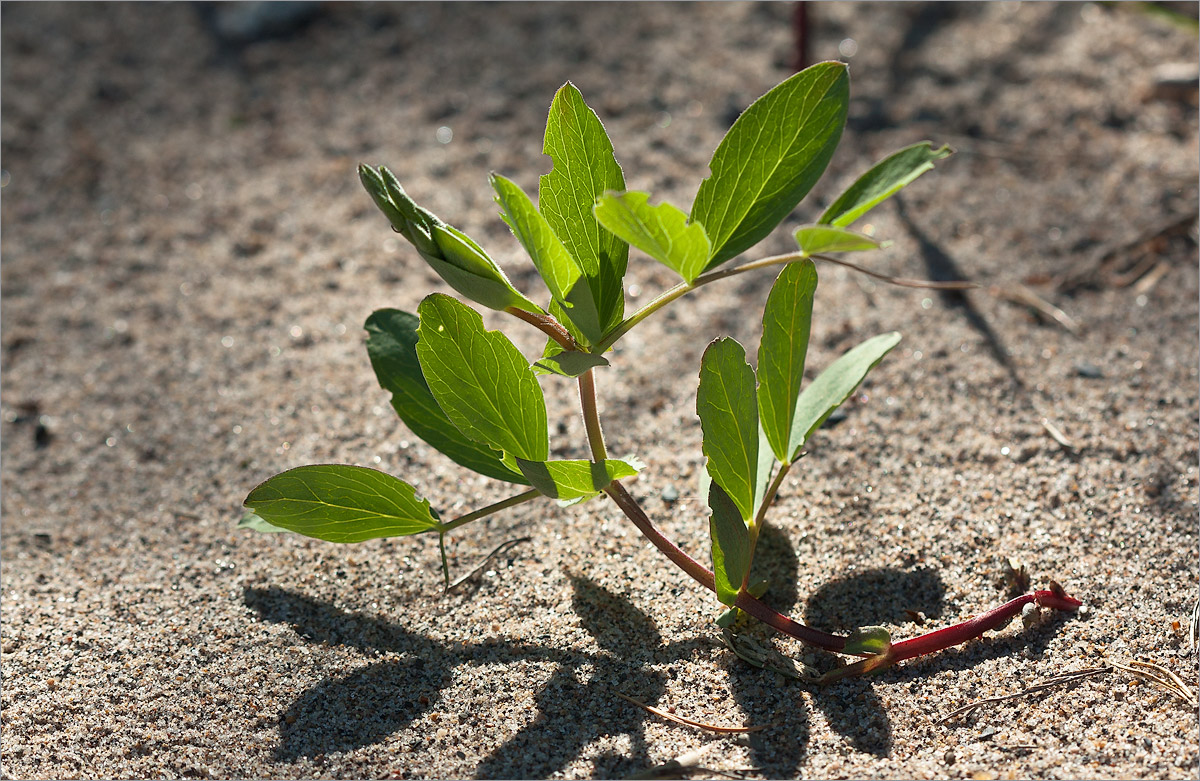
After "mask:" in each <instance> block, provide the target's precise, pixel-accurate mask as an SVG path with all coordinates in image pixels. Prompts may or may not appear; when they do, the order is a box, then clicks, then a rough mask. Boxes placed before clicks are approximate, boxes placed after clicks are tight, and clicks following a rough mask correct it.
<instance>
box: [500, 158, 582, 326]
mask: <svg viewBox="0 0 1200 781" xmlns="http://www.w3.org/2000/svg"><path fill="white" fill-rule="evenodd" d="M491 181H492V189H494V190H495V191H496V203H498V204H499V205H500V209H501V212H500V216H501V217H503V218H504V221H505V222H506V223H508V227H509V228H511V229H512V232H513V235H514V236H516V237H517V241H519V242H521V246H523V247H524V248H525V251H526V252H528V253H529V257H530V258H532V259H533V265H534V266H536V267H537V270H538V274H540V275H541V277H542V279H543V280H544V281H545V283H546V287H548V288H550V295H552V296H553V297H554V300H555V302H556V303H557V304H558V305H559V306H560V307H562V308H563V310H564V311H565V312H566V315H567V317H568V319H570V321H571V322H572V323H574V324H575V325H576V326H578V327H579V330H580V332H581V333H582V334H583V336H584V338H585V340H586V342H587V343H589V344H594V343H596V342H598V341H600V337H601V336H603V334H604V331H603V328H601V325H600V312H599V309H598V308H597V306H596V300H595V298H593V296H592V290H591V288H590V287H589V286H588V281H587V277H586V276H584V273H583V269H582V267H580V265H579V263H578V261H576V260H575V258H574V257H573V256H572V255H571V253H570V252H568V251H567V248H566V247H565V246H563V243H562V241H560V240H559V238H558V236H557V235H555V233H554V230H553V229H552V228H551V227H550V223H548V222H546V218H545V217H543V216H542V215H541V214H540V213H539V212H538V210H537V208H536V207H534V205H533V201H531V200H529V196H528V195H526V194H525V192H524V191H523V190H522V189H521V188H520V187H518V186H517V185H516V184H515V183H513V182H511V181H509V180H508V179H505V178H504V177H503V176H500V175H499V174H492V176H491Z"/></svg>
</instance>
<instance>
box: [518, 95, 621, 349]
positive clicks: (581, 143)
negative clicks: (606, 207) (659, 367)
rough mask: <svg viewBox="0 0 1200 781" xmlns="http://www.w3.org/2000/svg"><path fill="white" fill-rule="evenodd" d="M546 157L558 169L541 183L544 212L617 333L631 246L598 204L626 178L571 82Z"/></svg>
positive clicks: (550, 126) (552, 124) (553, 121)
mask: <svg viewBox="0 0 1200 781" xmlns="http://www.w3.org/2000/svg"><path fill="white" fill-rule="evenodd" d="M542 152H543V153H545V154H547V155H549V156H550V159H551V161H553V164H554V167H553V168H552V169H550V173H548V174H545V175H543V176H542V177H541V178H540V179H539V180H538V208H539V209H540V211H541V213H542V216H543V217H545V218H546V222H547V223H548V224H549V225H550V228H551V229H552V230H553V231H554V233H555V235H556V236H558V238H559V240H560V241H562V243H563V246H564V247H566V248H567V251H568V252H570V253H571V256H572V257H574V258H575V260H576V262H578V263H579V266H580V267H581V268H582V269H583V274H584V276H586V277H587V280H588V286H589V287H590V288H591V290H592V293H593V297H594V299H595V301H596V306H597V309H598V311H599V319H600V324H601V325H602V326H604V328H605V329H608V328H611V327H613V326H614V325H616V324H617V323H619V322H621V318H622V316H623V315H624V313H625V296H624V294H623V291H622V287H621V281H622V279H623V278H624V277H625V268H626V266H627V265H628V262H629V246H628V245H627V244H626V243H625V242H623V241H621V240H620V239H618V238H617V237H616V236H613V235H612V234H611V233H609V232H608V231H605V230H604V229H602V228H601V227H600V225H599V223H597V222H596V218H595V216H593V214H592V205H593V204H594V203H595V202H596V198H597V196H599V195H600V194H601V193H603V192H604V191H606V190H624V189H625V177H624V175H623V174H622V173H621V166H620V165H618V164H617V160H616V158H615V157H614V156H613V146H612V142H611V141H609V140H608V134H607V133H605V132H604V125H603V124H601V123H600V119H599V118H598V117H597V116H596V114H595V112H594V111H592V110H591V109H590V108H589V107H588V105H587V103H585V102H584V100H583V95H581V94H580V93H579V90H577V89H576V88H575V85H573V84H571V83H570V82H567V83H566V84H564V85H563V86H562V87H561V88H560V89H559V90H558V92H557V93H556V94H555V96H554V102H553V103H551V104H550V115H549V117H548V118H547V119H546V140H545V144H544V145H543V147H542Z"/></svg>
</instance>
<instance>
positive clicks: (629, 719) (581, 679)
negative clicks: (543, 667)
mask: <svg viewBox="0 0 1200 781" xmlns="http://www.w3.org/2000/svg"><path fill="white" fill-rule="evenodd" d="M570 581H571V607H572V610H573V612H574V613H575V615H576V616H577V617H578V618H579V620H580V623H581V624H582V626H583V628H584V629H585V630H586V631H587V632H588V634H590V635H591V636H592V637H593V638H594V639H595V641H596V643H597V644H598V645H599V646H600V647H601V648H602V649H603V650H602V652H601V653H597V654H586V655H585V654H579V655H574V656H573V657H572V658H571V659H569V660H568V659H564V660H563V661H562V662H561V663H560V664H559V666H558V668H557V669H556V670H555V672H554V673H553V675H552V676H551V678H550V680H549V681H548V682H547V683H546V684H545V685H544V686H543V687H542V689H541V690H540V691H539V692H538V694H537V696H536V697H535V702H536V705H537V710H538V716H537V718H535V719H534V720H533V721H532V722H531V723H530V724H528V725H527V726H525V727H524V728H523V729H521V730H520V731H519V732H518V733H517V734H516V735H514V736H513V737H512V738H510V739H509V740H508V741H506V742H505V743H504V744H503V745H501V746H500V747H499V748H497V749H496V750H495V751H494V752H492V754H491V755H490V756H489V757H487V758H486V759H485V760H484V761H483V762H482V763H481V764H480V765H479V767H478V768H476V777H477V778H501V777H508V778H514V777H515V778H538V777H544V776H546V775H548V774H553V773H558V772H561V771H562V770H564V769H565V768H566V766H567V765H568V764H569V763H570V762H571V761H572V760H573V759H575V758H576V757H578V756H579V755H580V753H581V752H582V751H583V750H584V749H585V748H586V747H587V746H588V744H590V743H591V742H592V741H594V740H595V739H596V738H598V737H600V736H603V735H610V736H611V735H614V734H616V735H620V734H627V735H628V736H629V738H630V744H631V751H630V752H629V753H628V754H614V753H605V754H602V755H600V756H597V757H595V758H593V774H595V775H598V776H600V777H605V778H613V777H617V776H619V775H627V774H628V773H629V772H631V771H633V770H634V769H636V768H637V767H639V766H644V765H646V764H648V763H649V761H650V760H649V750H648V747H647V745H646V740H645V734H644V730H643V724H644V722H645V720H646V715H647V714H646V712H645V711H643V710H642V709H640V708H637V707H634V706H632V705H631V704H629V703H627V702H625V701H624V700H621V699H619V698H617V697H615V696H614V695H613V691H614V690H615V689H618V688H625V686H626V685H627V684H629V683H632V684H633V685H634V686H636V691H635V692H634V693H633V696H635V697H636V698H637V699H639V700H641V701H643V702H648V703H653V702H656V701H658V700H659V699H660V698H661V697H662V695H663V694H664V693H665V692H666V680H665V678H664V677H663V675H662V674H661V673H658V672H655V671H651V670H648V669H645V668H641V669H638V668H637V666H636V664H634V662H635V660H634V659H632V658H630V653H629V652H630V650H631V646H630V643H629V638H636V646H637V647H644V646H652V647H657V646H659V645H660V643H661V637H660V635H659V632H658V628H657V627H656V626H655V624H654V621H653V620H652V619H651V618H650V617H649V616H648V615H646V614H645V613H644V612H642V611H641V610H639V609H637V608H636V607H635V606H634V605H633V604H632V603H631V602H629V600H628V599H625V598H624V597H621V596H619V595H617V594H614V593H612V592H610V591H608V590H606V589H605V588H603V587H602V586H600V585H598V584H596V583H595V582H594V581H592V580H590V579H588V578H584V577H578V576H574V575H572V576H570ZM588 668H590V669H588ZM633 670H636V674H633V673H631V671H633ZM631 679H632V680H631Z"/></svg>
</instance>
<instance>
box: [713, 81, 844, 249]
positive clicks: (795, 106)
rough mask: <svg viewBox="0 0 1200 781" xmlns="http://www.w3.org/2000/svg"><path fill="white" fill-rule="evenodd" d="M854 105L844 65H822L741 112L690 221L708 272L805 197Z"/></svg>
mask: <svg viewBox="0 0 1200 781" xmlns="http://www.w3.org/2000/svg"><path fill="white" fill-rule="evenodd" d="M849 100H850V79H849V77H848V76H847V69H846V66H845V64H843V63H840V62H823V63H818V64H816V65H813V66H812V67H811V68H807V69H805V70H803V71H801V72H800V73H797V74H796V75H794V76H792V77H791V78H789V79H787V80H786V81H784V82H783V83H781V84H779V85H778V86H776V87H775V88H773V89H772V90H771V91H769V92H767V94H765V95H763V96H762V97H761V98H759V99H758V100H756V101H754V103H752V104H751V105H750V107H749V108H747V109H746V110H745V111H744V112H742V115H741V116H740V117H738V118H737V121H736V122H734V123H733V127H731V128H729V132H728V133H726V134H725V138H724V139H722V140H721V143H720V145H719V146H718V147H717V150H716V151H715V152H714V153H713V156H712V161H711V162H710V163H709V164H708V167H709V169H710V170H711V171H712V175H711V176H709V177H708V178H707V179H705V180H704V181H703V182H701V184H700V190H699V191H698V192H697V193H696V200H695V202H694V203H693V204H692V213H691V221H692V222H698V223H700V224H701V225H703V226H704V230H705V231H706V232H707V234H708V239H709V241H710V242H711V243H712V249H711V252H712V257H711V258H709V261H708V264H707V266H706V267H705V270H706V271H707V270H708V269H711V268H713V267H715V266H718V265H720V264H721V263H724V262H725V261H727V260H729V259H730V258H732V257H734V256H735V255H738V254H739V253H741V252H743V251H745V250H747V249H749V248H750V247H752V246H754V245H755V244H757V243H758V242H759V241H761V240H762V239H763V238H764V237H766V235H767V234H768V233H770V232H771V231H772V230H774V228H775V226H777V225H778V224H779V223H780V222H781V221H782V220H783V218H784V217H786V216H787V215H788V214H789V213H790V212H791V211H792V209H794V208H796V204H798V203H800V201H801V199H803V198H804V196H805V195H807V194H808V191H809V190H811V189H812V187H813V185H814V184H816V183H817V180H818V179H820V178H821V174H822V173H824V172H825V167H826V166H827V165H828V164H829V159H830V158H831V157H832V156H833V150H834V149H835V148H836V147H837V144H838V140H839V139H840V138H841V137H842V127H843V126H844V125H845V124H846V107H847V105H848V104H849Z"/></svg>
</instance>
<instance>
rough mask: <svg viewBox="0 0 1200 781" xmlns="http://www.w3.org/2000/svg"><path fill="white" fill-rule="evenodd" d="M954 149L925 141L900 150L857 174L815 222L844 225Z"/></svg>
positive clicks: (896, 190) (880, 201)
mask: <svg viewBox="0 0 1200 781" xmlns="http://www.w3.org/2000/svg"><path fill="white" fill-rule="evenodd" d="M953 151H954V150H952V149H951V148H950V147H948V146H943V147H942V148H941V149H934V148H933V144H931V143H930V142H928V141H922V142H921V143H919V144H913V145H912V146H908V147H905V148H904V149H901V150H900V151H899V152H896V153H895V154H893V155H890V156H889V157H887V158H885V159H884V160H882V161H880V162H878V163H876V164H875V165H874V166H872V167H871V170H869V171H867V172H866V173H865V174H863V175H862V176H860V177H859V178H858V181H856V182H855V183H854V184H852V185H850V189H848V190H846V192H844V193H842V195H840V196H839V197H838V199H837V200H836V201H834V202H833V204H832V205H831V206H830V207H829V208H828V209H826V210H825V213H824V214H822V215H821V219H819V220H817V222H819V223H823V224H825V225H834V226H837V227H839V228H844V227H845V226H847V225H849V224H851V223H852V222H854V221H855V220H857V219H858V218H859V217H861V216H863V215H864V214H866V213H867V212H868V211H870V210H871V209H873V208H875V207H876V206H878V205H879V204H880V203H882V202H883V201H885V200H887V199H888V198H890V197H892V196H893V195H895V194H896V193H898V192H900V190H901V189H902V188H903V187H905V186H906V185H908V184H909V183H910V182H912V181H913V180H914V179H916V178H917V177H918V176H920V175H921V174H923V173H925V172H926V171H928V170H930V169H931V168H933V163H934V161H935V160H941V159H942V158H943V157H947V156H949V155H950V154H951V153H953Z"/></svg>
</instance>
